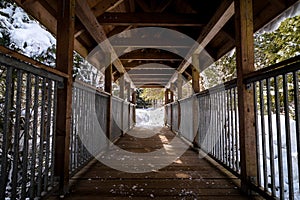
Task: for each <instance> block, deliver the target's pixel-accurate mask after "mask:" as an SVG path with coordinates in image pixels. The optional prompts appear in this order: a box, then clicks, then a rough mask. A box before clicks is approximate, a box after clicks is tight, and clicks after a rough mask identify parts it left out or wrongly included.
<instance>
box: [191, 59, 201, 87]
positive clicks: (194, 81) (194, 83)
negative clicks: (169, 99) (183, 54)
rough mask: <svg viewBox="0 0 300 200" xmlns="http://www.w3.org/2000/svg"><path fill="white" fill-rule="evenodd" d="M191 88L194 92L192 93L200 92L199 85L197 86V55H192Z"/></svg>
mask: <svg viewBox="0 0 300 200" xmlns="http://www.w3.org/2000/svg"><path fill="white" fill-rule="evenodd" d="M192 65H193V66H192V87H193V90H194V93H199V92H200V85H199V78H200V76H199V73H200V70H199V66H200V65H199V55H198V54H193V56H192Z"/></svg>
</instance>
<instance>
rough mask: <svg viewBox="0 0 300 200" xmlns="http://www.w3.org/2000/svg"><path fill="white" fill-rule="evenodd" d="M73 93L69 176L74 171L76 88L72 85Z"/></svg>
mask: <svg viewBox="0 0 300 200" xmlns="http://www.w3.org/2000/svg"><path fill="white" fill-rule="evenodd" d="M72 90H73V92H72V105H73V109H72V116H71V133H70V155H69V156H70V162H69V174H72V173H73V171H74V160H73V159H74V152H73V151H74V134H75V133H76V128H75V126H76V122H75V115H76V113H75V109H74V108H76V106H75V105H76V90H77V89H76V87H75V86H74V85H73V88H72Z"/></svg>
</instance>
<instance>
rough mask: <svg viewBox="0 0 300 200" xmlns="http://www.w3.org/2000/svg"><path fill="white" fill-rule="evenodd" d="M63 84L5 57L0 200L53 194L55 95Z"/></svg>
mask: <svg viewBox="0 0 300 200" xmlns="http://www.w3.org/2000/svg"><path fill="white" fill-rule="evenodd" d="M62 81H63V78H62V77H60V76H58V75H55V74H53V73H51V72H49V71H46V70H44V69H40V68H36V67H34V66H32V65H30V64H26V63H24V62H20V61H18V60H16V59H14V58H11V57H7V56H5V55H3V54H0V84H1V86H0V112H1V114H0V116H1V118H0V166H1V168H0V199H5V198H10V199H25V198H30V199H33V198H36V197H41V196H43V195H45V194H46V193H47V192H48V191H49V190H50V189H51V188H53V186H54V184H55V182H54V148H55V118H56V95H57V87H58V85H60V84H61V83H62Z"/></svg>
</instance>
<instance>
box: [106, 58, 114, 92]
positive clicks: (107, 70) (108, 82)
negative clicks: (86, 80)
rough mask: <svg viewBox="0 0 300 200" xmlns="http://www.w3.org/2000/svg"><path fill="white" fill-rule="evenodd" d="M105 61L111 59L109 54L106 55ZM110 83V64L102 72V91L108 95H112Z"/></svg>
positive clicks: (111, 76)
mask: <svg viewBox="0 0 300 200" xmlns="http://www.w3.org/2000/svg"><path fill="white" fill-rule="evenodd" d="M106 59H108V60H110V59H111V56H110V54H109V53H108V54H106ZM112 81H113V75H112V64H110V65H109V66H107V67H106V68H105V72H104V91H105V92H107V93H109V94H112Z"/></svg>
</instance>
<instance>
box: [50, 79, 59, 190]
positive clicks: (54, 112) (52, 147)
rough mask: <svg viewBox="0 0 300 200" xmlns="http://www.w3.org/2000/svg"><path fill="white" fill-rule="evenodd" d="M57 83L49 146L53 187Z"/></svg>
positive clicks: (52, 183)
mask: <svg viewBox="0 0 300 200" xmlns="http://www.w3.org/2000/svg"><path fill="white" fill-rule="evenodd" d="M57 84H58V83H57V82H55V85H54V87H53V88H54V94H53V109H52V110H53V114H52V115H53V116H52V121H53V127H52V144H51V185H52V186H54V160H55V138H56V111H57Z"/></svg>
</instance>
